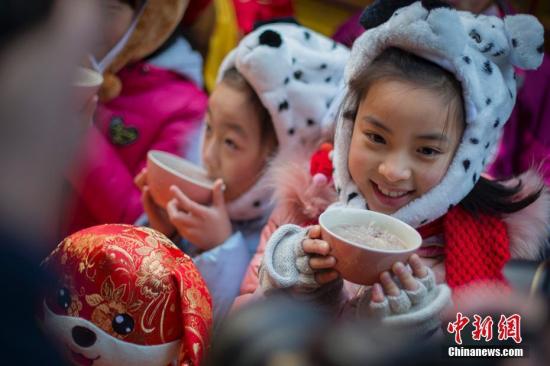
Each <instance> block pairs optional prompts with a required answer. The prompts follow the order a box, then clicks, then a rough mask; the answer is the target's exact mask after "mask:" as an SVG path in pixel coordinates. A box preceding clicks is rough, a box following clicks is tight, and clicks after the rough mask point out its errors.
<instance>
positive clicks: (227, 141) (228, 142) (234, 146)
mask: <svg viewBox="0 0 550 366" xmlns="http://www.w3.org/2000/svg"><path fill="white" fill-rule="evenodd" d="M223 143H224V144H225V145H226V146H227V147H229V148H230V149H233V150H236V149H237V144H235V142H233V140H231V139H225V140H223Z"/></svg>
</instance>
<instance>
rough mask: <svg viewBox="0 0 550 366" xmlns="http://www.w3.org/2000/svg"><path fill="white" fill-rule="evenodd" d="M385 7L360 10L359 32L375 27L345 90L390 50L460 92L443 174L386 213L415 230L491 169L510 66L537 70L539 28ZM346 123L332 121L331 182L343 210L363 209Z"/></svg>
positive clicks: (422, 8) (512, 87)
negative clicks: (462, 117)
mask: <svg viewBox="0 0 550 366" xmlns="http://www.w3.org/2000/svg"><path fill="white" fill-rule="evenodd" d="M391 2H392V1H377V2H375V3H374V4H373V6H374V7H371V8H367V9H366V10H365V13H364V15H363V17H362V23H363V25H364V26H366V28H368V27H370V26H374V27H373V28H371V29H368V30H367V31H365V33H364V34H363V35H361V37H359V38H358V39H357V40H356V41H355V44H354V46H353V49H352V52H351V56H350V61H349V63H348V65H347V66H346V70H345V80H346V85H347V83H348V82H349V81H350V80H352V79H353V78H354V77H356V75H358V74H359V71H360V70H362V69H364V68H367V67H368V66H369V64H370V63H371V62H372V61H373V60H374V59H375V58H376V57H377V56H378V55H379V54H380V53H381V52H382V51H384V50H385V49H386V48H388V47H396V48H400V49H402V50H405V51H408V52H410V53H413V54H415V55H417V56H420V57H422V58H425V59H427V60H430V61H432V62H434V63H436V64H438V65H439V66H441V67H443V68H444V69H446V70H448V71H450V72H452V73H453V74H454V75H455V77H456V78H457V80H458V81H460V83H461V85H462V91H463V97H464V103H465V106H464V107H465V112H466V128H465V130H464V134H463V136H462V141H461V142H460V145H459V147H458V149H457V151H456V154H455V156H454V159H453V161H452V162H451V164H450V166H449V169H448V171H447V173H446V175H445V176H444V177H443V179H442V180H441V182H440V183H439V184H438V185H437V186H435V187H434V188H433V189H431V190H430V191H429V192H427V193H426V194H424V195H423V196H422V197H419V198H417V199H415V200H413V201H411V202H410V203H409V204H407V205H406V206H404V207H402V208H401V209H399V210H398V211H397V212H395V213H394V214H393V216H395V217H397V218H399V219H400V220H403V221H405V222H407V223H408V224H410V225H412V226H414V227H419V226H421V225H423V224H426V223H428V222H431V221H433V220H435V219H437V218H439V217H441V216H442V215H443V214H445V213H446V212H447V211H448V210H449V208H450V207H452V206H453V205H456V204H457V203H459V202H460V201H461V200H462V199H463V198H464V197H466V195H468V193H469V192H470V191H471V190H472V188H473V186H474V184H475V183H476V182H477V181H478V179H479V177H480V173H481V172H483V170H484V169H485V167H486V165H487V164H488V163H490V162H491V160H492V158H493V155H494V153H495V152H496V149H497V147H498V141H499V139H500V136H501V134H502V127H503V126H504V124H505V123H506V121H507V120H508V118H509V116H510V114H511V112H512V109H513V107H514V103H515V100H516V80H515V73H514V67H519V68H522V69H536V68H537V67H539V66H540V64H541V63H542V58H543V43H544V29H543V27H542V25H541V24H540V23H539V22H538V21H537V19H536V18H535V17H533V16H531V15H523V14H522V15H512V16H507V17H506V18H504V19H500V18H497V17H494V16H485V15H479V16H478V15H472V14H471V13H468V12H462V11H456V10H454V9H451V8H448V7H445V6H439V5H435V6H434V4H433V3H437V2H434V1H417V2H414V3H412V1H408V2H407V1H396V2H394V3H400V6H401V7H400V8H398V9H397V10H395V8H394V9H392V10H391V11H390V12H388V11H387V10H388V8H387V5H388V3H391ZM380 3H385V4H384V8H385V9H383V10H384V11H385V12H386V13H387V17H389V19H380V16H381V14H382V15H383V14H384V11H382V10H381V9H376V6H380ZM406 3H408V4H410V5H407V4H406ZM411 3H412V4H411ZM403 5H406V6H403ZM394 10H395V11H394ZM387 17H386V18H387ZM347 93H348V90H346V94H347ZM350 99H353V98H350ZM353 103H357V100H356V99H355V100H354V101H353ZM347 107H352V106H347ZM345 109H346V108H344V110H345ZM353 123H354V121H352V120H349V119H346V118H344V117H343V116H339V120H338V124H337V128H336V138H335V152H334V166H335V177H334V178H335V183H336V187H337V189H339V192H340V199H341V201H343V203H345V204H347V205H350V206H353V207H362V208H365V206H366V202H365V201H364V199H363V197H362V196H361V194H360V193H359V190H358V189H357V186H356V185H355V184H354V183H353V181H352V180H351V178H350V175H349V171H348V169H347V166H348V153H349V146H350V141H351V134H352V131H353ZM350 197H351V198H350Z"/></svg>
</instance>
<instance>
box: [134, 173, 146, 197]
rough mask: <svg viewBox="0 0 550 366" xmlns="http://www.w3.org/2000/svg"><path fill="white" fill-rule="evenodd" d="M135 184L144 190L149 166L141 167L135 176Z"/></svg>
mask: <svg viewBox="0 0 550 366" xmlns="http://www.w3.org/2000/svg"><path fill="white" fill-rule="evenodd" d="M134 184H135V185H136V186H137V187H138V188H139V190H140V191H142V192H143V187H145V186H146V185H147V168H143V169H141V171H140V172H139V173H138V174H137V175H136V177H135V178H134Z"/></svg>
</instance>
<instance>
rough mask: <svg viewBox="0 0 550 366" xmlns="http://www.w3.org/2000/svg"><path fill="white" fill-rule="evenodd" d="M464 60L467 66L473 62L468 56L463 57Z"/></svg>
mask: <svg viewBox="0 0 550 366" xmlns="http://www.w3.org/2000/svg"><path fill="white" fill-rule="evenodd" d="M462 59H463V60H464V62H466V63H467V64H469V63H470V62H472V60H470V58H469V57H468V56H464V57H462Z"/></svg>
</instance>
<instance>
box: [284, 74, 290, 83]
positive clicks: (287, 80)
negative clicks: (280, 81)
mask: <svg viewBox="0 0 550 366" xmlns="http://www.w3.org/2000/svg"><path fill="white" fill-rule="evenodd" d="M289 81H290V78H289V77H288V76H287V77H286V78H285V85H286V84H288V82H289Z"/></svg>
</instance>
